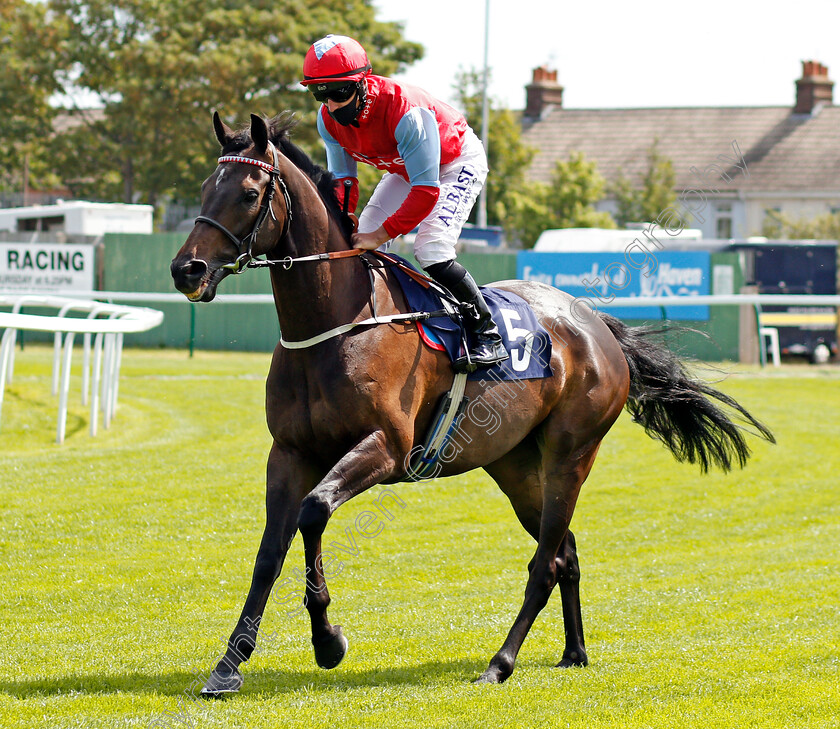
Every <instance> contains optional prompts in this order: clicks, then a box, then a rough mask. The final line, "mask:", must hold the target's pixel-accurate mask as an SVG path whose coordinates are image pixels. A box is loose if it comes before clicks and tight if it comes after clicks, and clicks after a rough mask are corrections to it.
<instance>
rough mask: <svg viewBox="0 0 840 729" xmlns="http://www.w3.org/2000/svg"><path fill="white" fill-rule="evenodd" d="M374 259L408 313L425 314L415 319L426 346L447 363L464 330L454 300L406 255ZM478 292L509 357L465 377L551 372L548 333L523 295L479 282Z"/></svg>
mask: <svg viewBox="0 0 840 729" xmlns="http://www.w3.org/2000/svg"><path fill="white" fill-rule="evenodd" d="M376 258H377V259H379V261H381V263H382V264H383V265H385V266H389V268H390V270H391V272H392V273H393V275H394V276H395V277H396V279H397V281H398V282H399V284H400V287H401V289H402V292H403V295H404V296H405V300H406V302H407V304H408V308H409V311H410V312H413V313H415V314H419V313H423V312H426V313H428V314H431V316H429V317H428V318H425V319H420V320H418V321H416V322H415V324H416V326H417V329H418V332H419V334H420V337H421V339H422V340H423V342H424V343H425V345H426V346H427V347H429V348H431V349H434V350H437V351H439V352H445V353H446V354H447V355H448V357H449V359H450V361H451V362H455V360H457V359H458V358H459V357H461V356H463V354H464V352H465V351H466V348H467V344H468V342H467V336H468V335H467V332H466V330H465V328H464V326H463V324H462V322H461V315H460V312H459V310H458V302H457V301H455V299H453V298H452V297H451V296H450V295H449V293H448V292H447V291H446V290H445V289H443V287H441V286H440V285H438V284H437V283H435V282H434V281H433V280H432V279H430V278H428V277H427V276H425V275H424V274H423V273H421V272H420V271H418V270H417V269H416V268H415V267H414V266H412V265H411V263H409V262H408V261H407V260H406V259H404V258H401V257H400V256H397V255H394V254H392V253H382V252H380V251H377V252H376ZM481 293H482V295H483V296H484V300H485V301H486V302H487V306H488V308H489V309H490V313H491V314H492V315H493V321H495V322H496V326H498V328H499V332H500V333H501V335H502V340H503V343H504V346H505V349H506V350H507V352H508V354H509V355H510V358H509V359H508V360H507V361H505V362H501V363H500V364H498V365H494V366H493V367H485V368H483V369H478V370H476V371H475V372H471V373H470V374H469V375H468V376H467V377H468V379H469V380H483V379H487V378H488V377H490V378H491V379H494V380H498V381H504V380H532V379H539V378H542V377H550V376H551V366H550V364H549V363H550V360H551V337H549V335H548V332H547V331H546V330H545V327H543V326H542V325H541V324H540V323H539V322H538V321H537V317H536V315H535V314H534V311H533V309H531V307H530V306H529V305H528V302H526V301H525V300H524V299H523V298H521V297H520V296H517V295H516V294H513V293H511V292H509V291H503V290H502V289H494V288H492V287H490V286H482V287H481Z"/></svg>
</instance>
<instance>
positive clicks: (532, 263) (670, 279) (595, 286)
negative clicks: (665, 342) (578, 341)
mask: <svg viewBox="0 0 840 729" xmlns="http://www.w3.org/2000/svg"><path fill="white" fill-rule="evenodd" d="M631 260H634V259H632V258H631ZM644 263H645V265H644V266H642V267H640V268H635V267H634V266H632V265H629V264H628V262H627V260H626V259H625V256H624V255H622V254H620V253H615V252H603V253H543V252H536V251H522V252H521V253H519V255H518V256H517V277H518V278H521V279H523V280H525V281H542V282H543V283H547V284H549V285H550V286H554V287H555V288H558V289H562V290H563V291H565V292H566V293H568V294H571V295H572V296H574V297H576V298H580V299H582V300H586V299H588V300H589V301H585V302H584V303H586V305H587V306H590V307H592V306H594V307H597V308H598V309H599V310H600V311H605V312H606V313H608V314H612V315H613V316H617V317H619V318H622V319H660V318H661V317H662V312H661V309H660V308H659V307H654V306H647V307H638V306H636V307H629V306H622V307H615V306H609V307H606V306H603V305H602V304H603V303H606V302H610V301H612V299H613V298H622V297H628V296H629V297H635V296H700V295H704V294H708V293H710V292H709V265H710V254H709V253H708V251H659V252H658V253H657V254H656V256H652V255H650V256H648V257H647V259H646V260H645V262H644ZM590 302H591V303H590ZM666 317H667V318H668V319H688V320H694V321H707V320H708V318H709V307H708V306H706V305H702V306H691V305H686V306H669V307H666Z"/></svg>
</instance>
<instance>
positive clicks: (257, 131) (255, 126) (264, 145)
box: [251, 114, 268, 154]
mask: <svg viewBox="0 0 840 729" xmlns="http://www.w3.org/2000/svg"><path fill="white" fill-rule="evenodd" d="M251 139H252V140H254V146H255V147H256V148H257V151H259V153H260V154H265V151H266V150H267V149H268V125H267V124H266V123H265V119H263V118H262V117H261V116H257V115H256V114H251Z"/></svg>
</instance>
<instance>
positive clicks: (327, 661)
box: [312, 625, 349, 668]
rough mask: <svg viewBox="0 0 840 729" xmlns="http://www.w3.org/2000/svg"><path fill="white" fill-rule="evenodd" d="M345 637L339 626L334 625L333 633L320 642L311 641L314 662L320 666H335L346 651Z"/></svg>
mask: <svg viewBox="0 0 840 729" xmlns="http://www.w3.org/2000/svg"><path fill="white" fill-rule="evenodd" d="M348 645H349V644H348V643H347V638H345V637H344V633H342V632H341V626H340V625H336V626H335V635H332V636H330V637H329V638H327V639H326V640H325V641H323V642H321V643H315V642H314V641H313V643H312V646H313V647H314V648H315V662H316V663H317V664H318V665H319V666H320V667H321V668H335V667H336V666H337V665H338V664H339V663H341V660H342V659H343V658H344V655H345V654H346V653H347V646H348Z"/></svg>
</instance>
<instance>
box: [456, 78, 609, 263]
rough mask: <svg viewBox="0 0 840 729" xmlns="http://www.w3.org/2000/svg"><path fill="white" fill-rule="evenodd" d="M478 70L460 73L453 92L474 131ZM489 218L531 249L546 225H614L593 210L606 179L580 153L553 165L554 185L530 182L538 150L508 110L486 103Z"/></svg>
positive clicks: (478, 104) (478, 112) (478, 102)
mask: <svg viewBox="0 0 840 729" xmlns="http://www.w3.org/2000/svg"><path fill="white" fill-rule="evenodd" d="M482 85H483V80H482V74H481V73H480V72H478V71H475V70H473V71H468V72H461V73H459V74H458V76H457V82H456V90H457V92H458V96H459V101H460V103H461V105H462V107H463V108H464V110H465V114H466V116H467V119H468V120H469V121H470V122H471V126H472V127H473V129H480V128H481V127H480V124H478V120H480V119H481V103H482V98H481V89H482ZM488 122H489V124H488V127H489V128H488V137H489V139H488V144H487V147H488V149H487V161H488V164H489V167H490V172H489V174H488V176H487V183H486V186H485V190H486V191H487V222H488V223H489V224H491V225H500V226H502V228H503V229H504V231H505V234H506V235H507V237H508V238H509V239H511V240H514V241H517V242H519V243H520V244H521V245H522V246H523V247H525V248H530V247H532V246H533V245H534V243H536V240H537V238H538V237H539V235H540V233H542V232H543V231H544V230H546V229H548V228H566V227H581V228H589V227H608V228H613V227H615V225H614V223H613V221H612V218H611V217H610V216H609V214H608V213H599V212H597V211H596V210H595V208H594V203H595V202H597V201H598V200H599V199H600V198H601V197H602V195H603V191H604V179H603V178H602V177H601V176H600V175H599V174H598V173H597V171H596V169H595V164H594V163H591V162H587V161H586V160H585V159H584V158H583V155H582V154H577V155H572V156H571V157H570V158H569V160H568V161H565V162H563V161H561V162H559V163H558V164H557V167H556V168H555V170H554V174H553V176H552V183H551V184H550V185H546V184H544V183H539V182H532V181H529V180H528V179H527V177H526V174H527V171H528V167H529V166H530V164H531V161H532V160H533V158H534V154H535V153H536V149H534V148H533V147H530V146H528V145H526V144H525V143H524V142H523V141H522V131H521V126H520V123H519V120H518V119H517V117H516V115H515V114H514V113H513V112H512V111H510V110H509V109H504V108H501V109H500V108H495V105H494V102H493V101H492V100H491V101H490V110H489V119H488Z"/></svg>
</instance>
